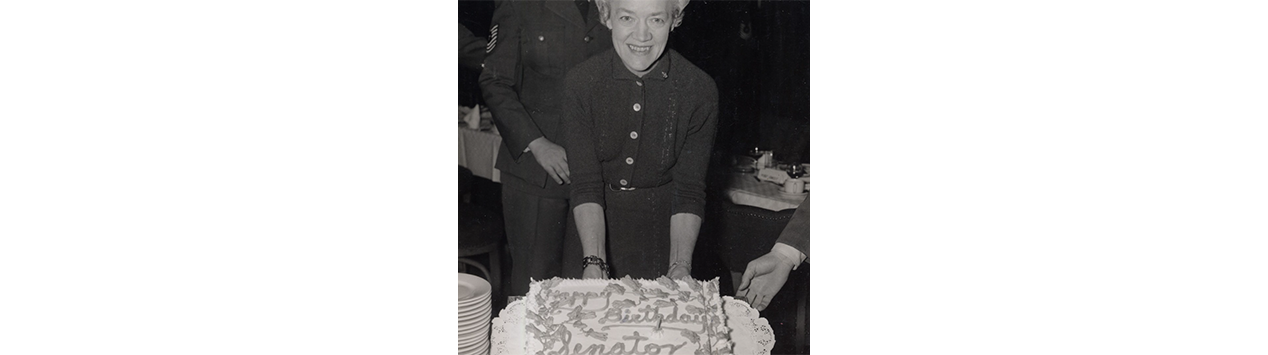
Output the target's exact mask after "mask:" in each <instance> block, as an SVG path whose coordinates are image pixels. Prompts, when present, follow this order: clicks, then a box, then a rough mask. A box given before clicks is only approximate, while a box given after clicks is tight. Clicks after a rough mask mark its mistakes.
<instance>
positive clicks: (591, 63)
mask: <svg viewBox="0 0 1268 355" xmlns="http://www.w3.org/2000/svg"><path fill="white" fill-rule="evenodd" d="M611 61H612V51H611V50H607V51H604V52H603V53H599V54H595V55H594V56H591V57H590V58H587V59H586V60H584V61H582V62H581V63H578V64H577V65H576V66H574V67H572V69H570V70H568V76H567V79H566V80H567V82H568V83H570V85H572V83H574V82H575V83H576V84H584V83H592V82H595V81H597V80H598V79H599V77H600V76H601V75H602V74H603V73H605V72H606V70H607V69H608V68H610V64H611Z"/></svg>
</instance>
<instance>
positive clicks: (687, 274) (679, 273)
mask: <svg viewBox="0 0 1268 355" xmlns="http://www.w3.org/2000/svg"><path fill="white" fill-rule="evenodd" d="M666 276H669V278H671V279H674V280H685V279H688V278H691V261H675V262H674V263H673V264H670V265H669V274H668V275H666Z"/></svg>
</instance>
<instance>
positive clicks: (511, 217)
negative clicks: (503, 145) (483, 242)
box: [502, 174, 581, 296]
mask: <svg viewBox="0 0 1268 355" xmlns="http://www.w3.org/2000/svg"><path fill="white" fill-rule="evenodd" d="M502 180H503V183H502V216H503V220H504V221H505V222H506V241H507V245H508V248H509V249H510V254H511V277H510V280H509V281H510V286H509V291H508V293H507V295H509V296H523V295H525V294H527V293H528V283H529V279H530V278H532V279H534V280H545V279H549V278H552V277H557V276H561V270H562V264H561V262H562V261H563V260H566V258H563V255H562V254H563V240H564V235H565V234H566V231H567V223H568V222H569V220H570V219H569V218H568V215H569V214H570V211H569V208H568V200H567V199H563V198H549V197H542V196H539V195H538V194H534V193H532V190H531V189H532V188H533V187H532V186H528V187H527V188H526V187H525V185H526V184H522V183H517V182H518V181H522V180H518V179H516V178H515V177H514V176H509V175H507V174H503V175H502ZM508 180H510V181H508ZM550 183H554V182H553V181H552V182H550ZM526 190H527V191H526ZM573 259H576V260H577V263H580V262H581V256H577V257H575V258H573ZM578 265H580V264H578Z"/></svg>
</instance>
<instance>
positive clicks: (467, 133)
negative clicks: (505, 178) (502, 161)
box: [458, 123, 502, 183]
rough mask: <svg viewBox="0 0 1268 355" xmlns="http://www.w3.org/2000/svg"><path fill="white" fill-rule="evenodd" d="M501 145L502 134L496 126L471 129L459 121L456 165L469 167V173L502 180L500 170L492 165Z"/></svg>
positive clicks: (495, 160) (493, 179) (497, 180)
mask: <svg viewBox="0 0 1268 355" xmlns="http://www.w3.org/2000/svg"><path fill="white" fill-rule="evenodd" d="M489 126H492V125H489ZM481 128H484V127H481ZM501 147H502V136H501V135H499V134H498V132H497V128H492V127H490V128H485V129H471V128H467V126H466V124H465V123H459V125H458V166H461V167H464V168H467V169H470V170H471V174H473V175H475V176H479V177H482V178H485V179H489V180H492V181H493V182H498V183H500V182H502V172H501V171H498V169H497V168H495V167H494V165H495V164H497V161H498V151H499V150H500V149H501Z"/></svg>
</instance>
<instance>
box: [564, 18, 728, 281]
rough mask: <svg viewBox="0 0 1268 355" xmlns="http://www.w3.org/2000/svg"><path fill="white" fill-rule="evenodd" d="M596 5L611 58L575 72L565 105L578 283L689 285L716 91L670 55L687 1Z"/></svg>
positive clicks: (706, 78)
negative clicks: (685, 281) (672, 281)
mask: <svg viewBox="0 0 1268 355" xmlns="http://www.w3.org/2000/svg"><path fill="white" fill-rule="evenodd" d="M596 5H597V6H598V8H599V9H600V18H601V19H602V21H603V23H604V24H605V25H606V26H608V27H609V28H611V29H612V44H613V49H614V50H613V51H611V52H605V53H603V54H600V55H597V56H595V57H593V58H590V59H589V60H586V61H585V62H582V63H581V64H578V65H577V66H576V67H575V68H573V70H572V71H571V72H569V74H568V76H567V78H566V79H565V84H564V87H565V93H564V96H563V97H564V99H565V100H568V101H567V102H565V104H564V105H565V106H566V107H567V108H566V110H567V113H566V115H565V116H564V132H565V133H564V137H565V139H566V141H567V142H568V147H567V149H568V163H569V166H570V168H571V169H572V176H573V189H572V194H571V201H570V203H571V206H572V209H573V215H574V217H575V221H576V226H577V230H576V231H575V232H576V233H577V234H578V235H577V236H576V240H579V241H580V243H581V246H580V249H581V250H580V251H579V253H578V254H579V255H577V256H583V257H584V258H583V260H585V262H584V263H581V264H582V270H580V271H581V272H582V275H581V276H583V277H585V278H603V277H608V276H609V275H607V273H608V272H609V271H611V273H612V276H617V277H620V276H626V275H630V276H633V277H635V278H645V279H654V278H657V277H659V276H663V275H668V276H669V277H671V278H684V277H688V276H690V274H691V268H692V253H693V251H694V249H695V245H696V238H697V236H698V235H699V233H700V225H701V221H702V217H703V216H704V197H705V192H704V187H705V182H704V179H705V171H706V169H707V167H708V163H709V157H710V152H711V150H712V147H713V138H714V135H715V132H716V130H717V129H716V127H717V112H718V91H717V86H716V85H715V84H714V81H713V79H712V78H711V77H710V76H709V75H708V74H706V73H705V72H704V71H702V70H700V68H697V67H696V66H695V65H693V64H692V63H691V62H689V61H687V59H686V58H683V57H682V55H680V54H678V52H676V51H674V50H672V49H667V48H666V45H667V43H668V40H669V33H670V31H672V30H673V29H674V27H675V26H676V25H678V24H680V23H681V22H682V10H683V7H685V6H686V5H687V1H686V0H622V1H610V0H609V1H603V0H600V1H598V2H597V3H596ZM570 232H571V231H570ZM568 239H569V240H572V239H573V237H572V236H570V237H569V238H568ZM564 274H565V276H569V272H568V270H565V273H564Z"/></svg>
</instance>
